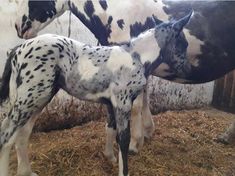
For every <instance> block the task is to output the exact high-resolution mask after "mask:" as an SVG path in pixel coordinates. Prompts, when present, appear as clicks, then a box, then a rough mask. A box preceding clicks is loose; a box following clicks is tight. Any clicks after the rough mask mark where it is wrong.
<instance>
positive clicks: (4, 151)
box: [0, 118, 15, 176]
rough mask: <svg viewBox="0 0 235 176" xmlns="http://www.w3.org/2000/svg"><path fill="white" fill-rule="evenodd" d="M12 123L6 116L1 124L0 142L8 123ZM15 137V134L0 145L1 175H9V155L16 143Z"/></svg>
mask: <svg viewBox="0 0 235 176" xmlns="http://www.w3.org/2000/svg"><path fill="white" fill-rule="evenodd" d="M9 123H10V121H9V119H8V118H5V119H4V120H3V122H2V125H1V130H0V144H1V143H2V137H1V136H2V135H1V134H2V131H4V129H5V128H6V127H7V125H8V124H9ZM14 138H15V135H14V136H12V139H11V140H9V141H8V143H7V144H5V145H4V146H1V147H0V176H8V170H9V169H8V167H9V156H10V151H11V148H12V145H13V144H14Z"/></svg>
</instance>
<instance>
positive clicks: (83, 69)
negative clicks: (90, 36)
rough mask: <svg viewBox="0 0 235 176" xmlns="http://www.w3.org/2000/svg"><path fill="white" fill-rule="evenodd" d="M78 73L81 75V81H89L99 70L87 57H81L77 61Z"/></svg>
mask: <svg viewBox="0 0 235 176" xmlns="http://www.w3.org/2000/svg"><path fill="white" fill-rule="evenodd" d="M77 65H78V71H79V74H80V75H81V80H89V79H91V78H92V77H93V76H94V75H95V74H96V73H97V72H98V71H99V69H100V67H96V66H94V65H93V63H92V61H91V60H89V59H88V57H87V56H83V57H81V58H80V59H79V60H78V64H77Z"/></svg>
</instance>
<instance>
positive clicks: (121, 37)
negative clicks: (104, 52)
mask: <svg viewBox="0 0 235 176" xmlns="http://www.w3.org/2000/svg"><path fill="white" fill-rule="evenodd" d="M163 6H164V4H163V3H162V1H157V2H155V1H153V0H148V1H144V3H143V0H128V1H120V3H118V2H117V1H108V8H107V14H110V15H112V17H113V22H112V24H111V29H112V33H111V36H110V38H109V42H117V43H118V42H123V41H127V40H130V25H131V24H133V22H135V21H136V22H140V23H144V22H145V20H146V17H147V16H152V15H155V16H156V17H158V18H159V19H160V20H164V21H166V20H167V19H168V15H167V14H166V13H165V12H164V10H163ZM117 9H118V10H117ZM146 9H148V10H146ZM127 13H128V14H127ZM127 16H128V17H127ZM120 19H123V20H124V27H123V29H120V28H119V26H118V24H117V23H116V22H117V21H118V20H120Z"/></svg>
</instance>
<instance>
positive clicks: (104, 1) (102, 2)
mask: <svg viewBox="0 0 235 176" xmlns="http://www.w3.org/2000/svg"><path fill="white" fill-rule="evenodd" d="M99 3H100V6H101V7H102V8H103V9H104V10H107V8H108V4H107V1H106V0H99Z"/></svg>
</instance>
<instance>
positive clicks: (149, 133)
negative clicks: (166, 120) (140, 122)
mask: <svg viewBox="0 0 235 176" xmlns="http://www.w3.org/2000/svg"><path fill="white" fill-rule="evenodd" d="M154 130H155V129H154V127H151V128H145V129H144V137H145V138H146V139H150V138H152V137H153V133H154Z"/></svg>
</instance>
